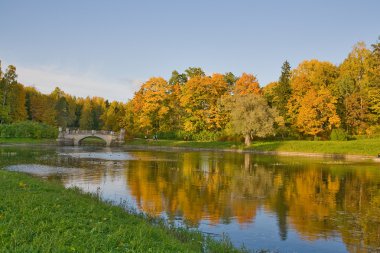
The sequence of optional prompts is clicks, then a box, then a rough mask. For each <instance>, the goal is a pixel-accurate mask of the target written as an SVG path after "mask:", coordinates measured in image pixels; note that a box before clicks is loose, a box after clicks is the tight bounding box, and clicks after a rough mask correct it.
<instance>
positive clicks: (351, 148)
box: [126, 138, 380, 156]
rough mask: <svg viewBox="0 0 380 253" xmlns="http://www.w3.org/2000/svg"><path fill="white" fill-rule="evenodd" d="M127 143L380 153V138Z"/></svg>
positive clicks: (371, 154) (133, 141)
mask: <svg viewBox="0 0 380 253" xmlns="http://www.w3.org/2000/svg"><path fill="white" fill-rule="evenodd" d="M126 144H127V145H147V146H167V147H188V148H213V149H246V150H256V151H283V152H305V153H322V154H352V155H369V156H377V154H378V153H380V138H374V139H359V140H351V141H306V140H294V141H254V142H253V144H252V145H251V146H249V147H244V145H243V144H242V143H235V142H218V141H212V142H196V141H176V140H158V141H152V140H149V141H146V140H141V139H140V140H132V141H128V142H127V143H126Z"/></svg>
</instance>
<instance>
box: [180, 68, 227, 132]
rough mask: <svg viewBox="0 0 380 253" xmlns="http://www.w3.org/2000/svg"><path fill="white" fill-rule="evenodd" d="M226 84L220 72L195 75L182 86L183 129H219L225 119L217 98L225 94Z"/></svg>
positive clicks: (195, 130)
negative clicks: (205, 75) (204, 75)
mask: <svg viewBox="0 0 380 253" xmlns="http://www.w3.org/2000/svg"><path fill="white" fill-rule="evenodd" d="M227 90H228V84H227V82H226V81H225V79H224V76H223V75H221V74H214V75H212V76H211V77H203V76H195V77H193V78H191V79H190V80H189V81H188V82H187V83H186V85H184V86H183V87H182V96H181V98H180V102H181V106H182V107H183V108H184V110H185V114H186V115H185V117H184V119H183V120H184V130H185V131H189V132H199V131H202V130H210V131H215V130H220V129H222V128H223V127H224V125H225V124H226V121H227V115H225V114H224V113H223V112H222V111H221V109H220V107H219V105H218V100H219V99H220V98H221V96H222V95H224V94H226V92H227Z"/></svg>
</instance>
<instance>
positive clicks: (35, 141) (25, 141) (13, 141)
mask: <svg viewBox="0 0 380 253" xmlns="http://www.w3.org/2000/svg"><path fill="white" fill-rule="evenodd" d="M55 143H56V140H55V139H33V138H0V144H55Z"/></svg>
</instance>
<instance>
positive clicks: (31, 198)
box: [0, 170, 239, 252]
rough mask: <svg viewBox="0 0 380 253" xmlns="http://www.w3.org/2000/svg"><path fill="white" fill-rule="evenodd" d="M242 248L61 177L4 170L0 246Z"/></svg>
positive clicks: (113, 249)
mask: <svg viewBox="0 0 380 253" xmlns="http://www.w3.org/2000/svg"><path fill="white" fill-rule="evenodd" d="M205 248H206V249H207V250H208V252H239V251H238V250H237V249H234V248H233V247H232V246H231V244H230V243H229V242H228V241H223V242H216V241H214V240H211V239H210V238H205V237H203V236H202V235H201V234H200V233H199V232H194V231H189V230H187V229H178V228H173V227H169V226H168V225H165V224H164V223H163V222H162V221H161V220H158V219H154V218H149V217H145V216H143V215H138V214H133V213H129V212H126V211H125V209H123V208H121V207H118V206H113V205H111V204H109V203H104V202H102V201H100V200H99V199H98V198H97V197H96V196H93V195H89V194H83V193H82V192H80V191H79V190H78V189H65V188H64V187H63V186H62V185H60V184H59V183H57V182H48V181H43V180H42V179H38V178H33V177H30V176H28V175H25V174H21V173H16V172H8V171H4V170H0V252H202V249H205Z"/></svg>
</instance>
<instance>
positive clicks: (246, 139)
mask: <svg viewBox="0 0 380 253" xmlns="http://www.w3.org/2000/svg"><path fill="white" fill-rule="evenodd" d="M244 143H245V145H246V146H250V145H251V136H250V135H249V134H245V141H244Z"/></svg>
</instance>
